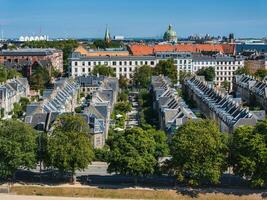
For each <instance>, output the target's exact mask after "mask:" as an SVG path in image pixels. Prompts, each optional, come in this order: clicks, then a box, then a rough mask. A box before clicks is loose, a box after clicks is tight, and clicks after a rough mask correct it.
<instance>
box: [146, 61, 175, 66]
mask: <svg viewBox="0 0 267 200" xmlns="http://www.w3.org/2000/svg"><path fill="white" fill-rule="evenodd" d="M176 62H177V60H176ZM150 64H151V65H155V62H154V61H151V62H150Z"/></svg>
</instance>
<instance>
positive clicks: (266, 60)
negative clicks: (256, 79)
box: [245, 53, 267, 73]
mask: <svg viewBox="0 0 267 200" xmlns="http://www.w3.org/2000/svg"><path fill="white" fill-rule="evenodd" d="M245 66H246V67H247V68H248V70H249V71H250V72H251V73H255V72H256V71H257V70H267V53H262V54H257V53H256V55H251V56H249V57H248V58H247V59H246V60H245Z"/></svg>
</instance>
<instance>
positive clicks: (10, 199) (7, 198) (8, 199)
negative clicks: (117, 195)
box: [0, 194, 126, 200]
mask: <svg viewBox="0 0 267 200" xmlns="http://www.w3.org/2000/svg"><path fill="white" fill-rule="evenodd" d="M0 199H1V200H73V199H75V200H76V199H77V200H106V199H103V198H80V197H48V196H23V195H12V194H10V195H8V194H0ZM112 200H123V199H112ZM125 200H126V199H125Z"/></svg>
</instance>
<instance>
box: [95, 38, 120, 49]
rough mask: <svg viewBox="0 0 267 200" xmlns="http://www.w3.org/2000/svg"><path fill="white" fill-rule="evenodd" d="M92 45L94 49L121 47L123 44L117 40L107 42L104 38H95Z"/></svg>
mask: <svg viewBox="0 0 267 200" xmlns="http://www.w3.org/2000/svg"><path fill="white" fill-rule="evenodd" d="M90 47H91V48H94V49H106V48H120V47H121V44H120V42H117V41H110V42H106V41H104V40H95V41H94V43H93V44H92V45H90Z"/></svg>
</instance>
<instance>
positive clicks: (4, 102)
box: [0, 78, 30, 118]
mask: <svg viewBox="0 0 267 200" xmlns="http://www.w3.org/2000/svg"><path fill="white" fill-rule="evenodd" d="M29 91H30V87H29V83H28V80H27V79H26V78H14V79H9V80H7V81H6V82H5V83H3V84H0V109H1V117H2V118H7V117H10V116H11V114H12V111H13V108H14V104H15V103H18V102H19V101H20V99H21V98H22V97H28V95H29Z"/></svg>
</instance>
